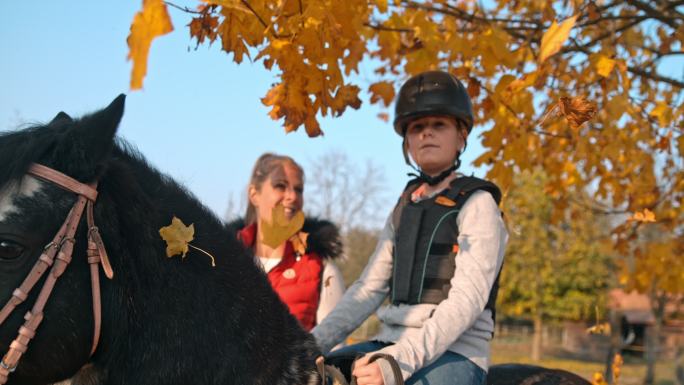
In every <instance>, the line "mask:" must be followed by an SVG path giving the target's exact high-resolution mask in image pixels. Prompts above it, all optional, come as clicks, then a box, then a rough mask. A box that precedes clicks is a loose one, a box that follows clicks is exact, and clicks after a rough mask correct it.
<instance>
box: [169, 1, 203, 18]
mask: <svg viewBox="0 0 684 385" xmlns="http://www.w3.org/2000/svg"><path fill="white" fill-rule="evenodd" d="M164 4H166V5H168V6H169V7H172V8H176V9H179V10H181V11H183V12H185V13H192V14H194V15H203V14H204V12H202V11H195V10H192V9H190V8H188V7H181V6H180V5H176V4H174V3H172V2H170V1H164Z"/></svg>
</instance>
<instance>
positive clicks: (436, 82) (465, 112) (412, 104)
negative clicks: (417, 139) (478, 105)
mask: <svg viewBox="0 0 684 385" xmlns="http://www.w3.org/2000/svg"><path fill="white" fill-rule="evenodd" d="M426 115H448V116H453V117H455V118H456V119H457V120H460V121H462V122H463V123H465V126H466V127H467V129H468V133H470V130H471V129H472V128H473V105H472V103H471V102H470V96H468V92H467V91H466V89H465V87H463V84H461V82H460V81H458V79H456V77H454V76H453V75H451V74H450V73H448V72H444V71H429V72H423V73H421V74H418V75H416V76H413V77H412V78H410V79H409V80H407V81H406V83H404V85H403V86H401V89H400V90H399V96H398V97H397V102H396V104H395V109H394V130H395V131H396V132H397V134H399V135H401V136H402V137H403V136H404V133H405V132H406V125H407V124H408V122H410V121H411V120H413V119H416V118H419V117H421V116H426Z"/></svg>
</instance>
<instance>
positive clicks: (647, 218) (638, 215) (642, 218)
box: [628, 209, 656, 223]
mask: <svg viewBox="0 0 684 385" xmlns="http://www.w3.org/2000/svg"><path fill="white" fill-rule="evenodd" d="M628 220H629V221H634V222H642V223H650V222H655V221H656V218H655V214H654V213H653V211H651V210H649V209H644V211H643V212H639V211H637V212H635V213H634V215H632V216H631V217H629V219H628Z"/></svg>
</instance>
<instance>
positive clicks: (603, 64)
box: [596, 55, 615, 78]
mask: <svg viewBox="0 0 684 385" xmlns="http://www.w3.org/2000/svg"><path fill="white" fill-rule="evenodd" d="M614 67H615V60H613V59H610V58H609V57H607V56H605V55H601V56H600V57H599V59H598V61H597V62H596V72H597V73H598V74H599V75H601V76H603V77H604V78H607V77H608V75H610V73H611V72H612V71H613V68H614Z"/></svg>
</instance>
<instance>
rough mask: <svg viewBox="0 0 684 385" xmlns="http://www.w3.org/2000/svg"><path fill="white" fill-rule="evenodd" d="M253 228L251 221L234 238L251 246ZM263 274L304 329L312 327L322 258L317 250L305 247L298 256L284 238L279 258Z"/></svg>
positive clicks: (254, 232) (318, 292)
mask: <svg viewBox="0 0 684 385" xmlns="http://www.w3.org/2000/svg"><path fill="white" fill-rule="evenodd" d="M256 230H257V226H256V224H252V225H249V226H247V227H244V228H243V229H242V230H240V231H239V232H238V238H239V239H240V240H241V241H242V243H243V244H244V245H245V246H246V247H249V248H251V247H253V246H254V242H255V240H256ZM267 275H268V280H269V281H270V282H271V286H272V287H273V289H274V290H275V291H276V293H278V296H280V299H281V300H282V301H283V302H284V303H285V304H286V305H287V307H288V308H289V309H290V313H292V315H294V316H295V317H296V318H297V319H298V320H299V323H300V324H301V325H302V327H303V328H304V329H305V330H307V331H308V330H311V329H312V328H313V327H314V326H316V311H317V310H318V302H319V300H320V294H321V293H320V288H321V276H322V275H323V260H322V259H321V257H320V256H319V255H318V253H316V252H313V251H309V250H308V249H307V252H306V253H304V254H301V255H300V254H299V253H297V252H295V251H294V248H293V247H292V243H290V242H289V241H288V242H287V245H286V246H285V251H284V253H283V259H282V260H281V261H280V263H278V264H277V265H276V266H275V267H274V268H273V269H271V271H269V272H268V274H267Z"/></svg>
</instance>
